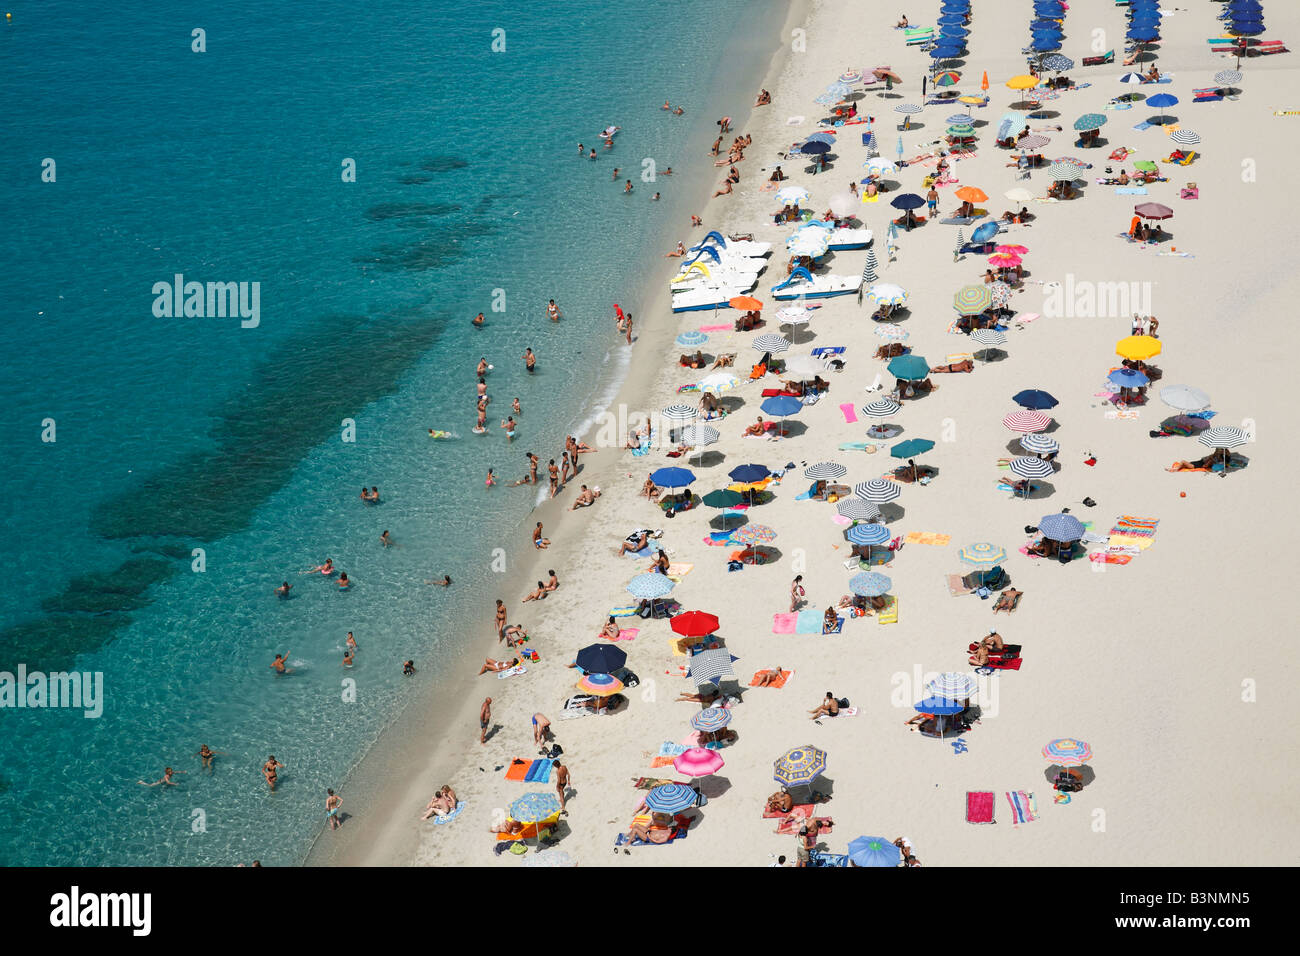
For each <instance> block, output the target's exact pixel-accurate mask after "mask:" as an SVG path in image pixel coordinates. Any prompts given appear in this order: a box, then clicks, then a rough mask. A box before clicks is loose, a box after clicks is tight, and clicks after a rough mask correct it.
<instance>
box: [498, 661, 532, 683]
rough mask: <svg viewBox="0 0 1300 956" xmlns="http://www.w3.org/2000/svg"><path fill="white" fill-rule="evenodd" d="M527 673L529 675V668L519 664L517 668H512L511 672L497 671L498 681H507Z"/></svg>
mask: <svg viewBox="0 0 1300 956" xmlns="http://www.w3.org/2000/svg"><path fill="white" fill-rule="evenodd" d="M527 673H528V668H527V667H525V666H524V665H523V664H519V665H517V666H515V667H512V668H510V670H508V671H497V680H505V679H506V678H507V677H516V676H518V675H519V674H527Z"/></svg>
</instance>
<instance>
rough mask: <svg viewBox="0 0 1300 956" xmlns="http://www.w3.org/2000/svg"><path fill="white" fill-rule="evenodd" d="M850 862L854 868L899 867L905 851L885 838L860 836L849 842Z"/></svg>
mask: <svg viewBox="0 0 1300 956" xmlns="http://www.w3.org/2000/svg"><path fill="white" fill-rule="evenodd" d="M848 854H849V862H850V863H852V864H853V865H854V866H875V867H886V866H898V864H899V863H901V862H903V851H902V850H900V849H899V848H898V847H896V846H894V844H892V843H890V842H889V841H888V840H886V839H885V838H884V837H874V836H860V837H858V838H857V839H856V840H851V841H849V849H848Z"/></svg>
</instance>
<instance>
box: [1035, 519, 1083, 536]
mask: <svg viewBox="0 0 1300 956" xmlns="http://www.w3.org/2000/svg"><path fill="white" fill-rule="evenodd" d="M1038 530H1039V531H1041V532H1042V533H1043V537H1044V538H1051V539H1052V540H1053V541H1078V540H1079V539H1080V538H1082V537H1083V533H1084V531H1086V530H1087V529H1086V528H1085V527H1084V526H1083V522H1082V521H1080V520H1079V519H1078V518H1076V517H1075V516H1074V515H1067V514H1055V515H1044V516H1043V518H1042V520H1040V521H1039V522H1038Z"/></svg>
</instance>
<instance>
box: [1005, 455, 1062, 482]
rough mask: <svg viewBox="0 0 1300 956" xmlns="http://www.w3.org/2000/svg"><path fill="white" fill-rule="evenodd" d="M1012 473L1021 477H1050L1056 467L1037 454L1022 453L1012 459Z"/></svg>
mask: <svg viewBox="0 0 1300 956" xmlns="http://www.w3.org/2000/svg"><path fill="white" fill-rule="evenodd" d="M1011 473H1012V474H1013V475H1016V476H1018V477H1020V478H1050V477H1051V476H1052V475H1054V474H1055V473H1056V469H1055V468H1053V467H1052V466H1051V465H1050V464H1049V463H1048V462H1045V461H1043V459H1041V458H1039V457H1038V456H1037V455H1022V456H1021V457H1019V458H1013V459H1011Z"/></svg>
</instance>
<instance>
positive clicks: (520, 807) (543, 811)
mask: <svg viewBox="0 0 1300 956" xmlns="http://www.w3.org/2000/svg"><path fill="white" fill-rule="evenodd" d="M559 812H560V801H559V800H557V799H556V798H555V794H553V793H545V792H541V791H534V792H532V793H526V794H524V795H523V796H522V797H520V798H519V799H518V800H516V801H515V802H514V803H512V804H510V819H511V820H517V821H518V822H520V823H538V822H540V821H542V820H545V819H546V818H547V817H553V816H555V814H557V813H559Z"/></svg>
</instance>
